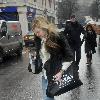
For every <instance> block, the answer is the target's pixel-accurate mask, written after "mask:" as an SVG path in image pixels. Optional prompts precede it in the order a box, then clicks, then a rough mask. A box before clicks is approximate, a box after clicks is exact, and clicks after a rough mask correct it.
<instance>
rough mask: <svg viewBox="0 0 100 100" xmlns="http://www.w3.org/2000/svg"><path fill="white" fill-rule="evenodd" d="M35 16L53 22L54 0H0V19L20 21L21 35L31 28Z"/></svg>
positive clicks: (54, 15)
mask: <svg viewBox="0 0 100 100" xmlns="http://www.w3.org/2000/svg"><path fill="white" fill-rule="evenodd" d="M37 16H46V17H47V18H48V20H49V21H50V22H55V17H56V14H55V0H0V20H1V19H4V20H16V21H20V23H21V28H22V33H23V35H24V34H26V33H27V32H28V31H30V30H31V24H32V20H33V19H34V18H35V17H37Z"/></svg>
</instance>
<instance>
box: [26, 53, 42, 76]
mask: <svg viewBox="0 0 100 100" xmlns="http://www.w3.org/2000/svg"><path fill="white" fill-rule="evenodd" d="M29 58H30V63H29V65H28V71H29V72H32V73H34V74H39V73H40V72H41V71H42V65H43V63H42V59H41V58H40V55H36V57H34V56H33V55H31V54H30V55H29Z"/></svg>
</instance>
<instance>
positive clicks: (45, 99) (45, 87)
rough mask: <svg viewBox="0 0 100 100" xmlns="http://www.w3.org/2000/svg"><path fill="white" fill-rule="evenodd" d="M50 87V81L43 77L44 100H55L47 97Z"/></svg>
mask: <svg viewBox="0 0 100 100" xmlns="http://www.w3.org/2000/svg"><path fill="white" fill-rule="evenodd" d="M47 85H48V80H47V79H45V78H44V76H42V89H43V100H54V98H50V97H47V95H46V89H47Z"/></svg>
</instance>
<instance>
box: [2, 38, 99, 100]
mask: <svg viewBox="0 0 100 100" xmlns="http://www.w3.org/2000/svg"><path fill="white" fill-rule="evenodd" d="M97 40H98V39H97ZM28 51H29V50H28V48H24V50H23V54H22V57H19V58H18V57H17V56H14V57H9V58H8V59H5V62H3V63H2V64H1V65H0V100H43V98H42V97H43V95H42V94H43V91H42V79H41V73H40V74H39V75H34V74H32V73H30V72H28V70H27V67H28V63H29V59H28ZM96 51H97V53H96V54H94V55H93V63H92V65H91V66H86V56H85V53H84V44H83V45H82V59H81V62H80V70H79V73H80V74H79V75H80V79H81V80H82V82H83V85H82V86H81V87H78V88H76V89H74V90H72V91H69V92H67V93H65V94H63V95H61V96H59V97H55V100H100V49H99V47H97V48H96Z"/></svg>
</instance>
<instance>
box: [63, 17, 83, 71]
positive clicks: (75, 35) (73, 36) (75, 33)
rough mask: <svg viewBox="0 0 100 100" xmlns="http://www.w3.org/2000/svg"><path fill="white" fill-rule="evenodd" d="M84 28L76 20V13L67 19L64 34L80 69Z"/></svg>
mask: <svg viewBox="0 0 100 100" xmlns="http://www.w3.org/2000/svg"><path fill="white" fill-rule="evenodd" d="M84 32H85V31H84V28H83V27H82V25H81V24H80V23H79V22H78V21H77V20H76V17H75V15H72V16H71V17H70V20H68V21H66V26H65V30H64V35H65V36H66V38H67V39H68V42H69V45H70V47H71V49H72V51H73V54H74V59H73V61H74V62H75V63H76V66H77V68H76V70H77V71H78V70H79V66H78V65H79V62H80V59H81V45H82V42H81V38H80V35H81V33H83V34H84Z"/></svg>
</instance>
